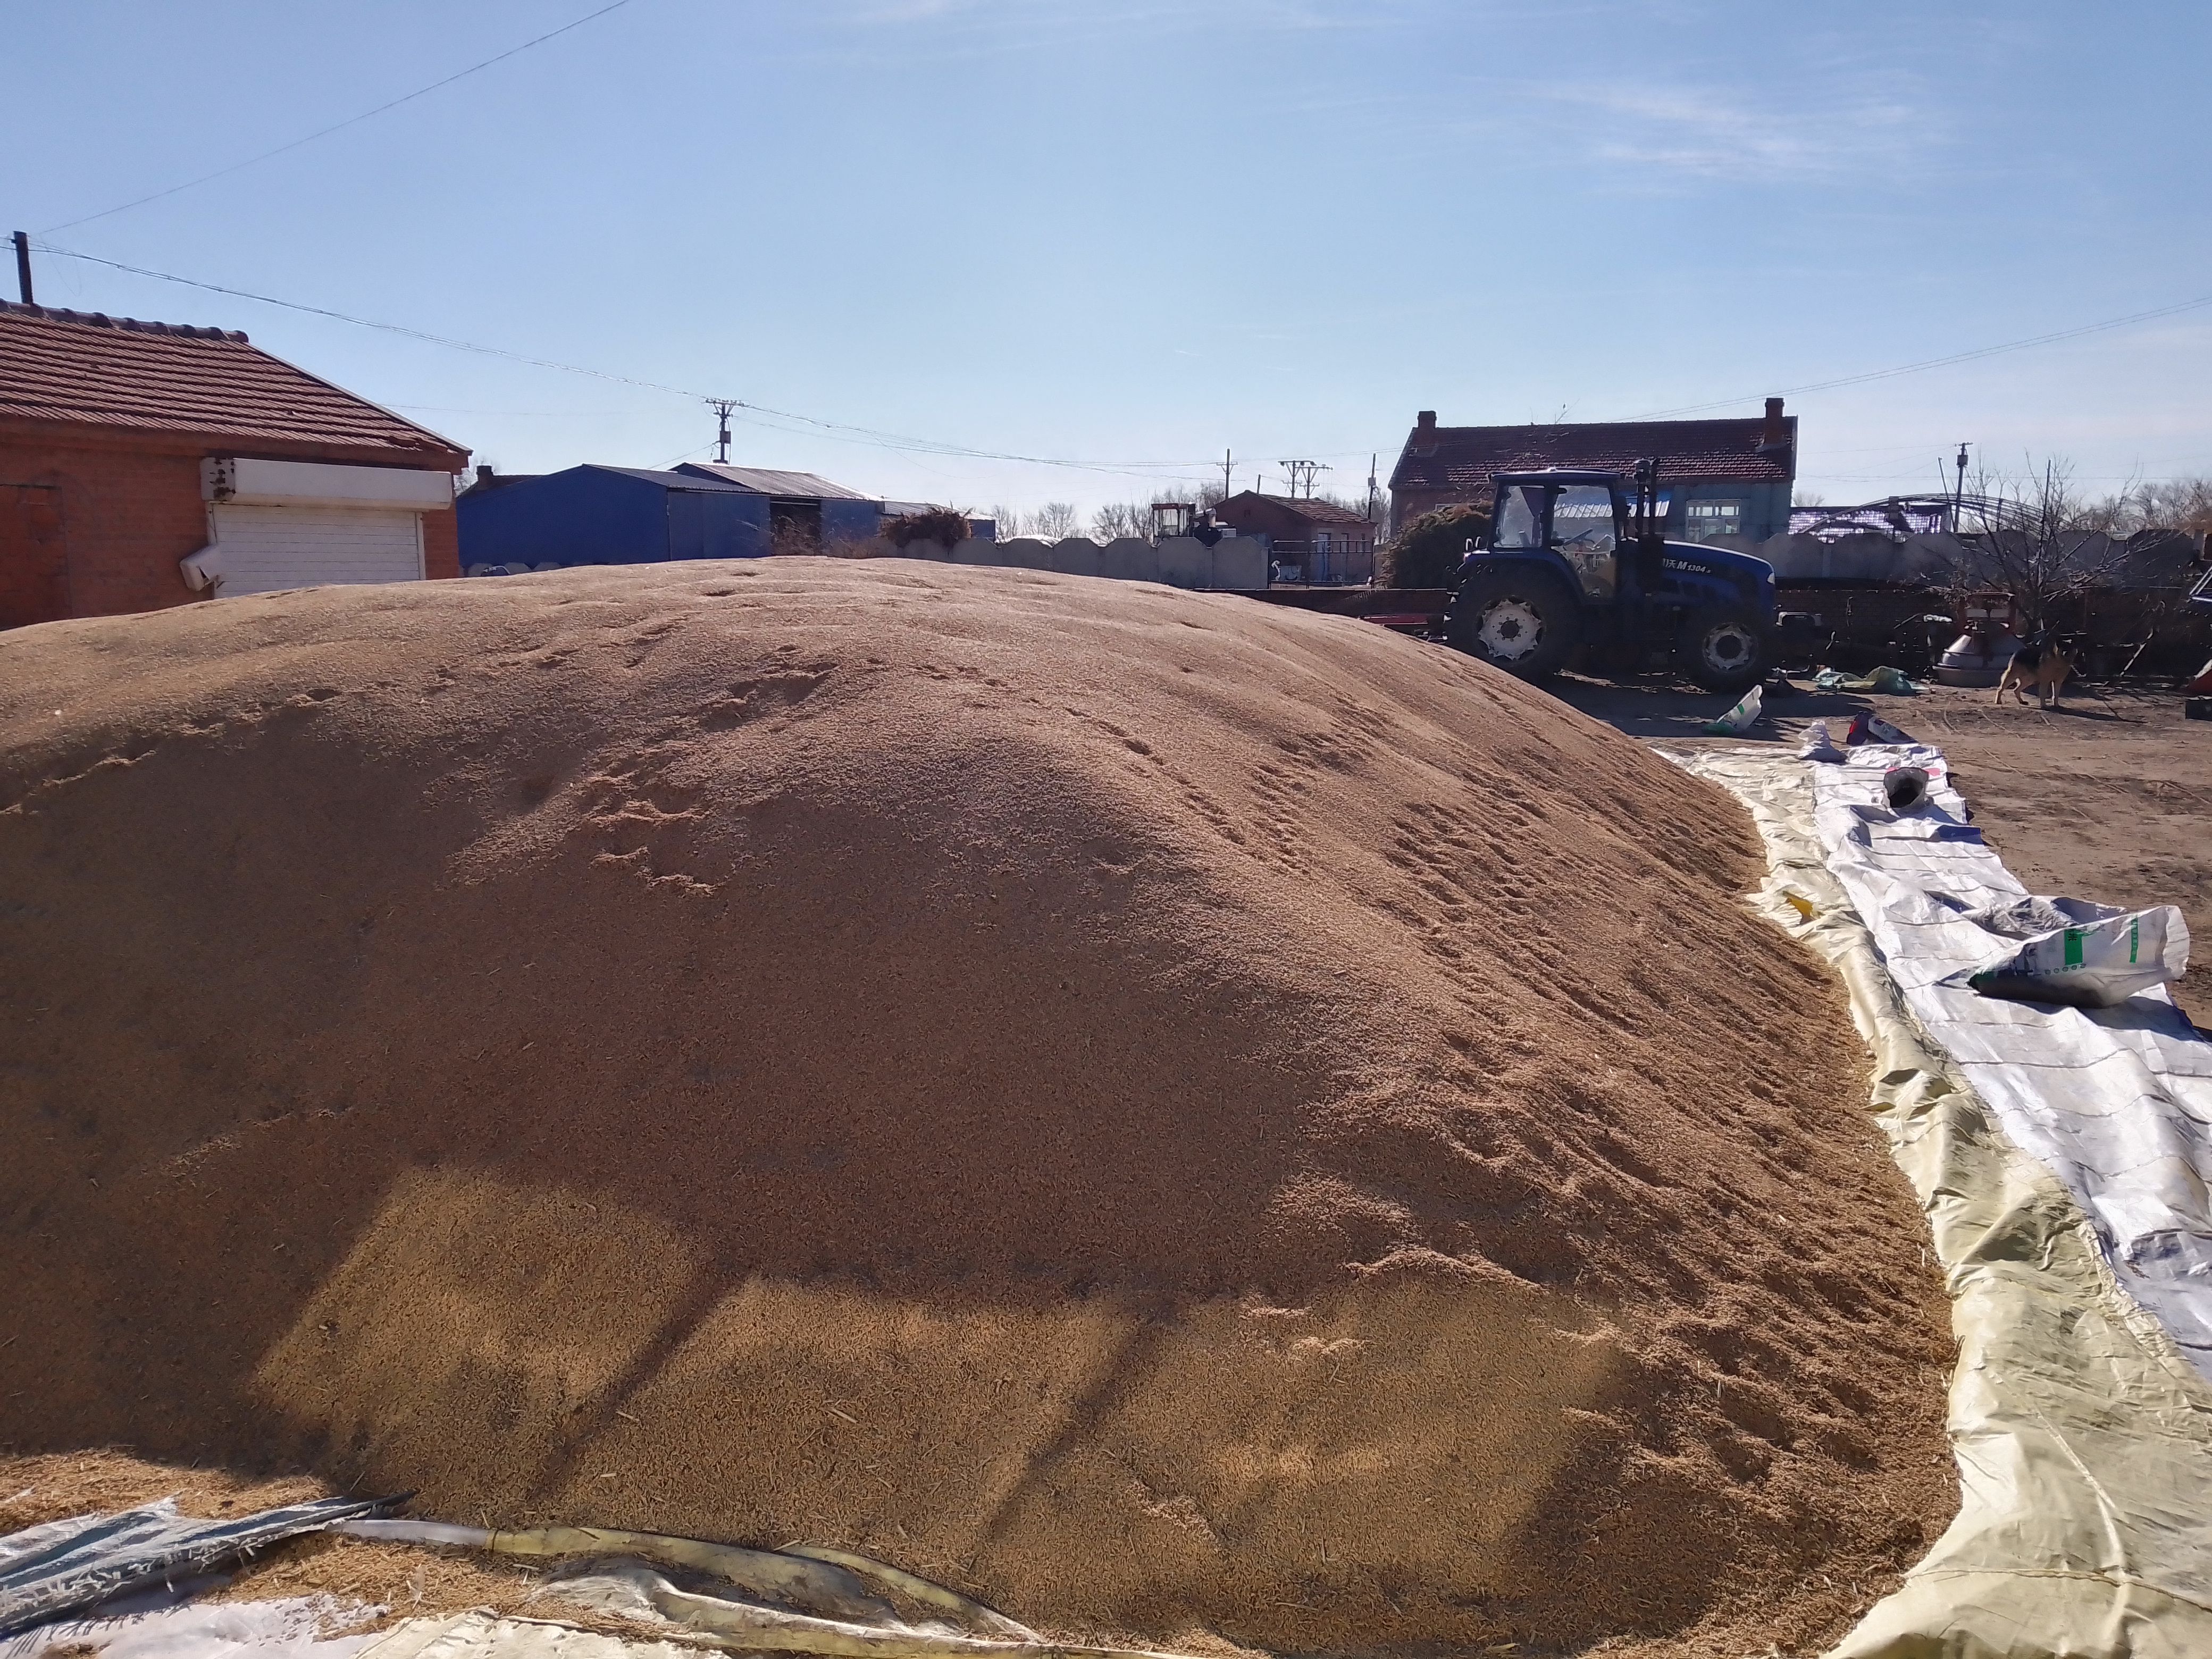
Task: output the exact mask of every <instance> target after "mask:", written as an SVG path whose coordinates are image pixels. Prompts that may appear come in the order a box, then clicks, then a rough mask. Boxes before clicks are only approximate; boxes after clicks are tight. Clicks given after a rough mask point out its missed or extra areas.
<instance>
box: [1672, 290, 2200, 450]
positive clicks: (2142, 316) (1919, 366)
mask: <svg viewBox="0 0 2212 1659" xmlns="http://www.w3.org/2000/svg"><path fill="white" fill-rule="evenodd" d="M2201 306H2212V294H2208V295H2204V296H2203V297H2202V298H2201V299H2196V300H2184V301H2181V302H2180V303H2179V305H2171V306H2160V307H2158V308H2157V309H2156V310H2154V311H2138V312H2136V313H2133V314H2132V315H2130V316H2126V317H2114V318H2112V319H2110V320H2108V321H2106V322H2101V323H2084V324H2082V325H2081V326H2080V327H2079V328H2062V329H2059V330H2057V331H2056V332H2054V333H2050V334H2037V335H2032V336H2030V337H2028V338H2027V339H2025V340H2008V341H2006V342H2005V343H2004V344H2002V345H1992V346H1978V347H1976V348H1975V349H1973V350H1972V351H1955V352H1953V353H1952V354H1951V355H1950V356H1948V357H1929V358H1925V359H1923V361H1921V362H1917V363H1901V364H1899V366H1898V367H1897V368H1876V369H1869V370H1868V371H1867V372H1866V373H1865V374H1845V375H1843V376H1841V377H1839V378H1838V379H1836V380H1815V381H1814V382H1813V383H1812V384H1811V385H1809V386H1784V387H1783V388H1782V389H1781V391H1780V392H1778V393H1777V392H1753V393H1751V394H1749V395H1748V396H1746V397H1741V398H1715V399H1714V400H1713V401H1712V402H1711V403H1709V404H1683V405H1681V406H1680V408H1677V409H1655V410H1650V412H1648V413H1646V414H1643V415H1635V416H1630V417H1629V418H1630V419H1632V420H1638V421H1663V420H1667V419H1668V418H1670V417H1672V416H1677V415H1699V414H1703V413H1704V412H1705V410H1709V409H1731V408H1735V407H1736V406H1737V405H1739V404H1747V403H1750V402H1753V401H1754V400H1755V399H1757V398H1760V397H1773V396H1780V397H1784V398H1802V397H1803V396H1805V395H1806V394H1807V393H1808V392H1833V391H1835V390H1836V389H1837V388H1838V387H1839V386H1863V385H1864V384H1865V383H1866V382H1868V381H1869V380H1891V379H1893V378H1894V377H1896V376H1897V375H1899V374H1920V373H1921V372H1922V371H1923V370H1924V369H1930V368H1950V367H1951V366H1952V365H1953V364H1954V363H1971V362H1974V361H1976V360H1977V359H1978V358H1982V357H1994V356H1997V355H1998V354H1999V353H2000V352H2006V351H2023V350H2025V349H2027V348H2028V347H2029V346H2039V345H2051V344H2054V343H2057V342H2058V341H2060V340H2078V339H2080V338H2081V337H2082V336H2083V335H2085V334H2101V333H2103V332H2104V331H2106V330H2107V329H2114V328H2125V327H2127V326H2128V325H2130V324H2131V323H2148V322H2150V321H2152V320H2153V319H2156V318H2160V317H2172V316H2174V315H2177V314H2178V313H2181V312H2185V311H2195V310H2197V308H2198V307H2201Z"/></svg>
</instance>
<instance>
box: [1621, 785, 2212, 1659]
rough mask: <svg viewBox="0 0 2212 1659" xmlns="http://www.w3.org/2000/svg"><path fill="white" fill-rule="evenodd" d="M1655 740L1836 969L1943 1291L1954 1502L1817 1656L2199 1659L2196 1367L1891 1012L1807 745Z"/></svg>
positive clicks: (2211, 1580) (2204, 1626)
mask: <svg viewBox="0 0 2212 1659" xmlns="http://www.w3.org/2000/svg"><path fill="white" fill-rule="evenodd" d="M1659 752H1660V753H1662V755H1665V756H1666V757H1667V758H1668V759H1669V760H1671V761H1674V762H1675V763H1677V764H1679V765H1680V766H1681V767H1683V768H1684V769H1686V770H1687V771H1690V772H1692V773H1694V774H1696V775H1699V776H1701V777H1705V778H1709V779H1711V781H1714V782H1717V783H1718V784H1720V785H1722V786H1723V787H1725V788H1727V789H1728V790H1729V791H1730V792H1731V793H1734V794H1735V796H1736V797H1737V798H1738V799H1741V801H1742V802H1743V803H1744V805H1746V806H1747V808H1748V809H1749V810H1750V811H1751V814H1752V817H1753V821H1754V822H1755V823H1757V824H1758V826H1759V834H1760V836H1761V837H1762V838H1763V839H1764V841H1765V847H1766V854H1767V860H1768V872H1767V876H1766V879H1765V881H1764V882H1763V883H1762V884H1761V885H1760V887H1759V891H1758V893H1757V894H1756V895H1755V896H1753V906H1754V908H1757V909H1758V910H1759V912H1760V913H1761V914H1763V915H1765V916H1767V917H1768V918H1769V919H1771V921H1774V922H1775V923H1776V924H1777V925H1778V926H1779V927H1782V928H1783V929H1784V931H1785V932H1787V933H1790V935H1791V936H1792V937H1794V938H1796V939H1801V940H1802V941H1803V942H1804V943H1805V944H1806V945H1809V946H1810V947H1812V949H1814V951H1817V952H1819V953H1820V956H1821V957H1824V958H1825V959H1826V961H1827V962H1829V963H1831V964H1832V966H1833V967H1834V968H1835V969H1836V971H1837V973H1838V975H1840V976H1841V977H1842V979H1843V981H1844V986H1845V987H1846V988H1847V989H1848V991H1849V993H1850V1002H1851V1013H1852V1018H1853V1020H1854V1022H1855V1023H1856V1024H1857V1026H1858V1029H1859V1031H1860V1033H1861V1035H1862V1036H1864V1037H1865V1039H1866V1041H1867V1044H1868V1046H1869V1048H1871V1049H1872V1050H1873V1053H1874V1056H1875V1080H1874V1088H1873V1102H1872V1104H1873V1109H1874V1113H1875V1121H1877V1122H1879V1123H1880V1124H1881V1127H1882V1130H1883V1132H1884V1133H1885V1134H1887V1137H1888V1139H1889V1144H1890V1149H1891V1152H1892V1153H1893V1156H1894V1157H1895V1158H1896V1160H1897V1164H1898V1167H1899V1169H1900V1170H1903V1171H1904V1172H1905V1177H1906V1178H1907V1179H1908V1180H1909V1181H1911V1183H1912V1186H1913V1189H1914V1191H1915V1192H1916V1193H1917V1194H1918V1195H1919V1199H1920V1205H1921V1208H1922V1210H1923V1212H1924V1213H1925V1214H1926V1215H1927V1218H1928V1224H1929V1231H1930V1233H1931V1235H1932V1243H1933V1248H1934V1249H1935V1251H1936V1258H1937V1260H1938V1261H1940V1262H1941V1263H1942V1267H1943V1271H1944V1275H1945V1282H1946V1284H1947V1285H1948V1288H1949V1291H1950V1295H1951V1323H1952V1331H1953V1334H1954V1335H1955V1336H1956V1337H1957V1339H1958V1342H1959V1362H1958V1366H1957V1369H1956V1370H1955V1371H1954V1374H1953V1376H1952V1382H1951V1391H1950V1399H1949V1432H1950V1438H1951V1444H1952V1448H1953V1451H1954V1455H1955V1457H1956V1459H1957V1462H1958V1468H1959V1483H1960V1507H1959V1515H1958V1518H1957V1519H1956V1520H1955V1521H1954V1522H1952V1524H1951V1526H1950V1528H1949V1529H1948V1531H1946V1532H1945V1533H1944V1534H1943V1535H1942V1538H1940V1539H1938V1540H1937V1541H1936V1545H1935V1547H1933V1548H1932V1549H1930V1550H1929V1553H1928V1555H1927V1557H1926V1558H1925V1559H1923V1561H1921V1563H1920V1564H1919V1565H1917V1566H1916V1567H1915V1568H1913V1570H1912V1571H1911V1572H1910V1573H1909V1574H1907V1575H1906V1577H1905V1583H1904V1584H1903V1586H1902V1587H1901V1588H1899V1589H1898V1590H1897V1591H1896V1593H1895V1594H1893V1595H1889V1596H1887V1597H1886V1598H1885V1599H1884V1600H1882V1601H1880V1602H1878V1603H1876V1604H1875V1607H1873V1608H1872V1609H1871V1610H1870V1611H1869V1613H1867V1615H1866V1617H1865V1618H1864V1619H1863V1620H1861V1621H1860V1623H1859V1625H1858V1626H1857V1628H1856V1629H1855V1630H1853V1631H1852V1632H1850V1635H1849V1636H1848V1637H1846V1638H1844V1641H1843V1642H1842V1643H1841V1644H1839V1645H1838V1646H1837V1647H1835V1648H1834V1649H1832V1650H1831V1651H1830V1653H1829V1655H1828V1659H2062V1656H2063V1659H2122V1656H2125V1659H2166V1656H2173V1659H2183V1656H2197V1659H2202V1656H2212V1384H2208V1383H2206V1382H2205V1380H2204V1379H2203V1377H2201V1376H2199V1375H2198V1374H2197V1370H2196V1369H2195V1367H2194V1366H2192V1365H2191V1364H2190V1362H2189V1360H2188V1359H2187V1358H2185V1356H2184V1355H2183V1354H2182V1352H2180V1350H2179V1348H2178V1347H2177V1346H2175V1345H2174V1343H2173V1341H2172V1339H2171V1338H2169V1337H2168V1336H2167V1335H2166V1332H2165V1330H2164V1329H2163V1328H2161V1327H2160V1325H2159V1323H2158V1322H2157V1321H2156V1320H2154V1318H2152V1317H2151V1316H2149V1315H2148V1314H2147V1313H2146V1312H2144V1311H2143V1310H2142V1308H2141V1307H2140V1306H2138V1305H2137V1304H2136V1302H2135V1301H2134V1300H2133V1299H2132V1298H2131V1297H2129V1296H2128V1295H2127V1293H2126V1292H2125V1291H2123V1290H2122V1289H2121V1288H2120V1286H2119V1285H2118V1283H2117V1282H2116V1281H2115V1280H2114V1279H2113V1278H2112V1273H2111V1272H2110V1271H2109V1270H2108V1269H2107V1268H2106V1265H2105V1262H2104V1260H2103V1258H2102V1256H2101V1255H2100V1254H2099V1252H2098V1249H2097V1244H2096V1240H2095V1238H2094V1237H2093V1234H2092V1232H2091V1231H2090V1227H2089V1224H2088V1221H2087V1218H2086V1217H2085V1216H2084V1215H2083V1213H2082V1212H2081V1209H2080V1207H2079V1206H2077V1205H2076V1204H2075V1201H2074V1200H2073V1198H2072V1197H2071V1196H2070V1195H2069V1194H2068V1193H2067V1192H2066V1190H2065V1189H2064V1188H2063V1187H2062V1186H2061V1185H2060V1184H2059V1182H2058V1181H2057V1178H2056V1177H2055V1176H2052V1175H2051V1173H2050V1171H2048V1170H2045V1168H2044V1167H2043V1166H2042V1165H2041V1164H2039V1163H2037V1162H2036V1161H2035V1160H2034V1159H2033V1158H2030V1157H2029V1156H2028V1155H2027V1153H2026V1152H2022V1151H2021V1149H2020V1148H2019V1147H2018V1146H2015V1145H2014V1144H2013V1142H2012V1141H2011V1140H2010V1139H2008V1138H2007V1137H2006V1135H2005V1134H2004V1133H2003V1132H2002V1129H2000V1128H1999V1127H1998V1125H1997V1123H1996V1118H1995V1117H1994V1115H1992V1114H1991V1113H1990V1110H1989V1109H1987V1108H1986V1107H1985V1106H1984V1104H1983V1103H1982V1102H1981V1100H1980V1099H1979V1098H1978V1097H1977V1096H1976V1095H1975V1094H1974V1092H1973V1091H1972V1090H1971V1089H1970V1088H1968V1087H1967V1086H1966V1084H1965V1083H1964V1082H1963V1081H1962V1080H1961V1079H1960V1077H1959V1075H1958V1073H1956V1072H1955V1070H1954V1068H1953V1067H1952V1066H1951V1065H1950V1063H1949V1060H1948V1058H1947V1056H1946V1055H1945V1054H1943V1052H1942V1050H1941V1048H1938V1047H1937V1046H1936V1045H1935V1044H1934V1043H1932V1042H1929V1040H1928V1039H1927V1038H1926V1037H1925V1036H1924V1035H1923V1033H1922V1031H1921V1030H1920V1028H1919V1026H1918V1025H1917V1023H1916V1022H1915V1021H1914V1020H1913V1019H1912V1018H1911V1015H1910V1014H1909V1013H1908V1012H1906V1009H1905V1004H1904V1001H1903V1000H1902V998H1901V996H1900V995H1899V992H1898V990H1897V987H1896V985H1895V984H1894V982H1893V981H1892V980H1891V978H1890V976H1889V974H1888V972H1887V969H1885V968H1884V966H1883V965H1882V961H1881V953H1880V952H1879V951H1878V950H1877V949H1876V947H1875V943H1874V939H1873V938H1872V936H1871V935H1870V934H1869V933H1868V931H1867V929H1866V927H1865V926H1864V924H1863V922H1861V921H1860V920H1859V918H1858V915H1857V911H1856V910H1855V909H1854V908H1853V907H1852V905H1851V903H1850V900H1849V898H1848V897H1846V896H1845V895H1844V890H1843V889H1842V887H1841V885H1840V884H1838V882H1837V880H1836V878H1834V876H1832V874H1831V873H1830V872H1829V871H1828V868H1827V866H1826V860H1825V859H1824V858H1823V856H1822V854H1821V850H1820V843H1819V842H1818V840H1817V839H1816V838H1815V836H1814V829H1813V792H1812V785H1811V780H1810V773H1809V770H1808V764H1809V763H1806V762H1802V761H1799V760H1796V759H1794V758H1789V757H1777V756H1771V755H1765V754H1758V753H1750V752H1746V751H1742V750H1699V751H1679V750H1667V749H1663V748H1662V749H1661V750H1659Z"/></svg>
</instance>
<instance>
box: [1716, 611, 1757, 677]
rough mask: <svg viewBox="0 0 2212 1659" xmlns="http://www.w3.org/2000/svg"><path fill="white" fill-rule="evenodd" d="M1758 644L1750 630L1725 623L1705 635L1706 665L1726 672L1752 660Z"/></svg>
mask: <svg viewBox="0 0 2212 1659" xmlns="http://www.w3.org/2000/svg"><path fill="white" fill-rule="evenodd" d="M1757 649H1758V643H1757V641H1754V640H1753V638H1752V637H1751V634H1750V632H1749V630H1748V629H1743V628H1740V627H1738V626H1736V625H1735V623H1725V624H1723V626H1721V627H1719V628H1716V629H1713V631H1712V632H1711V633H1710V634H1708V635H1705V665H1706V666H1707V667H1709V668H1714V669H1718V670H1720V671H1723V672H1726V671H1729V670H1730V669H1735V668H1741V667H1742V666H1743V665H1744V664H1745V663H1747V662H1748V661H1750V660H1751V658H1752V655H1753V653H1754V652H1755V651H1756V650H1757Z"/></svg>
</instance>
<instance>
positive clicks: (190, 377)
mask: <svg viewBox="0 0 2212 1659" xmlns="http://www.w3.org/2000/svg"><path fill="white" fill-rule="evenodd" d="M467 461H468V451H467V450H465V449H464V448H463V447H460V446H459V444H456V443H454V442H453V441H451V440H450V439H447V438H441V437H440V436H439V435H437V434H436V433H435V432H431V431H428V430H427V429H426V428H422V427H419V426H416V424H415V423H414V422H411V421H407V420H403V419H401V418H400V417H399V416H397V415H394V414H392V412H391V411H390V410H386V409H380V408H379V407H377V405H376V404H372V403H370V402H369V401H368V399H366V398H357V397H356V396H355V395H354V394H353V393H352V392H346V391H343V390H341V389H340V388H339V387H337V386H332V385H331V383H330V382H329V381H327V380H318V379H317V378H316V377H315V376H313V374H308V373H307V371H306V370H304V369H300V368H294V367H293V366H292V365H291V364H290V363H288V362H284V361H283V359H282V358H280V357H274V356H270V354H269V353H268V352H265V351H264V350H261V349H259V348H258V347H257V346H254V345H252V344H251V343H248V341H247V340H246V336H245V335H243V334H237V333H230V332H226V331H223V330H222V329H216V328H195V327H191V326H188V325H183V324H173V323H145V322H140V321H138V320H137V319H134V318H129V317H109V316H106V315H105V314H104V313H97V312H94V313H80V312H75V311H62V310H57V309H54V308H53V307H46V306H33V305H10V304H6V303H0V627H16V626H21V625H22V624H24V623H40V622H52V621H56V620H58V619H61V618H63V617H101V616H114V615H118V614H122V613H125V612H129V611H159V610H162V609H165V608H166V607H167V606H170V605H189V604H191V603H192V601H193V600H194V599H213V598H216V597H217V596H218V595H235V594H242V593H265V592H272V591H274V590H276V589H279V588H288V587H311V586H319V585H320V584H324V583H330V582H392V581H420V580H422V579H423V578H424V577H426V576H457V575H459V574H460V566H459V561H458V558H457V556H456V538H455V526H454V518H453V474H454V473H456V472H458V471H460V470H461V468H462V467H463V466H465V465H466V464H467Z"/></svg>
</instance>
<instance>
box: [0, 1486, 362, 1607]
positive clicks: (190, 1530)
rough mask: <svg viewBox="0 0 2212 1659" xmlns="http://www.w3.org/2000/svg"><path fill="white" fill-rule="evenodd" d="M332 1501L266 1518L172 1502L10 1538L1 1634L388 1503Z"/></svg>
mask: <svg viewBox="0 0 2212 1659" xmlns="http://www.w3.org/2000/svg"><path fill="white" fill-rule="evenodd" d="M387 1502H388V1500H386V1499H382V1498H367V1499H362V1498H318V1499H317V1500H315V1501H314V1502H313V1503H310V1504H288V1505H286V1506H285V1507H284V1508H283V1509H275V1510H263V1511H261V1512H260V1513H259V1514H258V1515H248V1516H237V1517H234V1518H231V1519H226V1520H215V1521H202V1520H194V1519H191V1518H190V1517H188V1516H180V1515H179V1514H178V1513H177V1504H176V1500H175V1499H174V1498H163V1499H162V1500H161V1502H160V1503H158V1504H145V1505H143V1507H141V1508H138V1509H135V1510H124V1511H123V1512H121V1513H120V1514H118V1515H82V1516H76V1517H74V1518H73V1519H70V1520H67V1521H52V1522H47V1523H46V1525H45V1526H42V1527H33V1528H28V1529H27V1530H26V1531H23V1532H18V1533H11V1534H8V1535H7V1536H6V1537H0V1636H9V1635H13V1634H14V1633H15V1632H17V1631H22V1630H28V1629H30V1628H31V1627H32V1626H36V1625H42V1624H46V1623H47V1622H49V1621H50V1620H55V1619H59V1618H62V1617H64V1616H65V1615H67V1614H69V1613H82V1612H83V1611H86V1610H87V1609H88V1608H92V1607H98V1606H100V1604H101V1603H102V1602H105V1601H112V1600H113V1599H114V1598H116V1597H117V1596H119V1595H126V1594H128V1593H129V1592H131V1591H132V1590H135V1589H144V1588H147V1587H149V1586H152V1585H156V1584H161V1583H170V1582H174V1581H176V1580H179V1579H183V1578H190V1577H195V1576H197V1575H199V1574H203V1573H205V1572H207V1571H209V1570H210V1569H211V1568H214V1567H218V1566H222V1565H224V1564H226V1563H228V1562H231V1561H235V1560H237V1559H240V1557H241V1556H246V1555H251V1554H252V1553H254V1552H255V1551H256V1550H261V1549H265V1548H267V1547H269V1546H270V1545H271V1544H275V1543H278V1542H281V1541H283V1540H284V1539H287V1538H296V1537H298V1536H299V1535H300V1534H302V1533H310V1532H319V1531H321V1530H323V1529H324V1528H326V1527H329V1526H331V1525H333V1524H335V1523H336V1522H340V1521H344V1520H348V1519H350V1518H352V1517H354V1516H364V1515H370V1514H374V1512H375V1511H377V1510H380V1509H383V1508H385V1507H386V1506H387Z"/></svg>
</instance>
